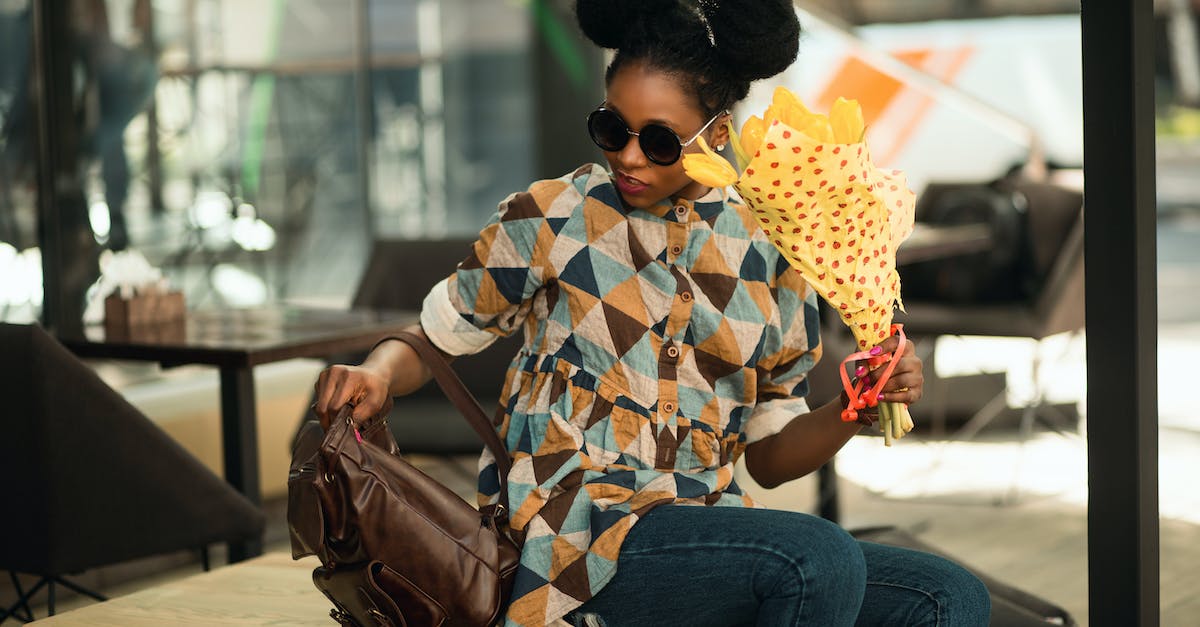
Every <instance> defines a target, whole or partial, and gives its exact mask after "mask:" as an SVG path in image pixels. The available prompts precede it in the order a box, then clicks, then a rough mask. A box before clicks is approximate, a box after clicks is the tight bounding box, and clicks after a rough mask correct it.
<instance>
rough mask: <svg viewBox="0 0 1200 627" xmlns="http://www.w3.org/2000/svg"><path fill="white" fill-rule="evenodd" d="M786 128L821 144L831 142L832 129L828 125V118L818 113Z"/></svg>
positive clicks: (811, 114) (809, 115)
mask: <svg viewBox="0 0 1200 627" xmlns="http://www.w3.org/2000/svg"><path fill="white" fill-rule="evenodd" d="M788 126H791V127H792V128H794V129H796V130H797V131H800V132H801V133H804V134H805V135H808V136H809V137H811V138H813V139H814V140H816V141H818V142H821V143H823V144H828V143H832V142H833V127H832V126H831V125H830V124H829V118H827V117H825V116H823V115H821V114H820V113H810V114H808V115H806V116H805V117H803V118H800V119H799V120H797V122H796V123H795V124H789V125H788Z"/></svg>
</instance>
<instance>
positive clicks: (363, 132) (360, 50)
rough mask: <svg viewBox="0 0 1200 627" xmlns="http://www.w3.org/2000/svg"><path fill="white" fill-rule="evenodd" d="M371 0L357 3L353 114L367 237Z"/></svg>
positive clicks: (370, 228) (370, 223) (371, 221)
mask: <svg viewBox="0 0 1200 627" xmlns="http://www.w3.org/2000/svg"><path fill="white" fill-rule="evenodd" d="M370 12H371V3H370V2H368V1H367V0H358V2H355V3H354V32H355V46H354V117H355V119H357V120H358V141H357V142H356V148H357V153H358V193H359V195H360V196H361V198H360V202H362V208H363V213H364V214H365V215H364V216H363V220H364V225H363V226H365V227H366V235H367V241H368V242H371V241H374V239H375V217H374V212H373V211H371V203H372V198H371V168H372V163H371V154H372V151H371V148H372V147H373V146H374V145H375V133H376V130H377V129H376V124H377V120H376V119H375V90H374V88H375V84H374V80H373V76H372V72H371V64H372V63H371V55H372V53H373V51H372V45H373V44H372V39H371V15H370Z"/></svg>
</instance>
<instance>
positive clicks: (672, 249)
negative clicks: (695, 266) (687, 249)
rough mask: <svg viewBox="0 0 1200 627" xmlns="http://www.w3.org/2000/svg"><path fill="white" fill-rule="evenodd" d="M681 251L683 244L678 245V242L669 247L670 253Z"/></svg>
mask: <svg viewBox="0 0 1200 627" xmlns="http://www.w3.org/2000/svg"><path fill="white" fill-rule="evenodd" d="M682 252H683V246H680V245H679V244H676V245H674V246H672V247H671V254H672V255H678V254H679V253H682Z"/></svg>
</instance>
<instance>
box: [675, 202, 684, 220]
mask: <svg viewBox="0 0 1200 627" xmlns="http://www.w3.org/2000/svg"><path fill="white" fill-rule="evenodd" d="M675 215H677V216H679V217H681V218H682V217H683V216H686V215H687V207H685V206H683V205H676V206H675Z"/></svg>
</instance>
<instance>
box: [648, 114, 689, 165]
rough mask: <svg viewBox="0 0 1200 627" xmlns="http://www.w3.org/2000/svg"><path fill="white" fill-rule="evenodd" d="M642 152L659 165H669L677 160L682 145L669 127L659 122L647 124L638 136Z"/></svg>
mask: <svg viewBox="0 0 1200 627" xmlns="http://www.w3.org/2000/svg"><path fill="white" fill-rule="evenodd" d="M640 140H641V145H642V152H644V153H646V156H647V157H649V159H650V160H651V161H653V162H654V163H657V164H659V165H671V164H672V163H675V162H676V161H678V160H679V154H680V151H681V150H682V147H680V145H679V138H678V137H676V136H675V133H673V132H671V129H669V128H667V127H665V126H662V125H660V124H647V125H646V126H645V127H644V128H643V129H642V134H641V137H640Z"/></svg>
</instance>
